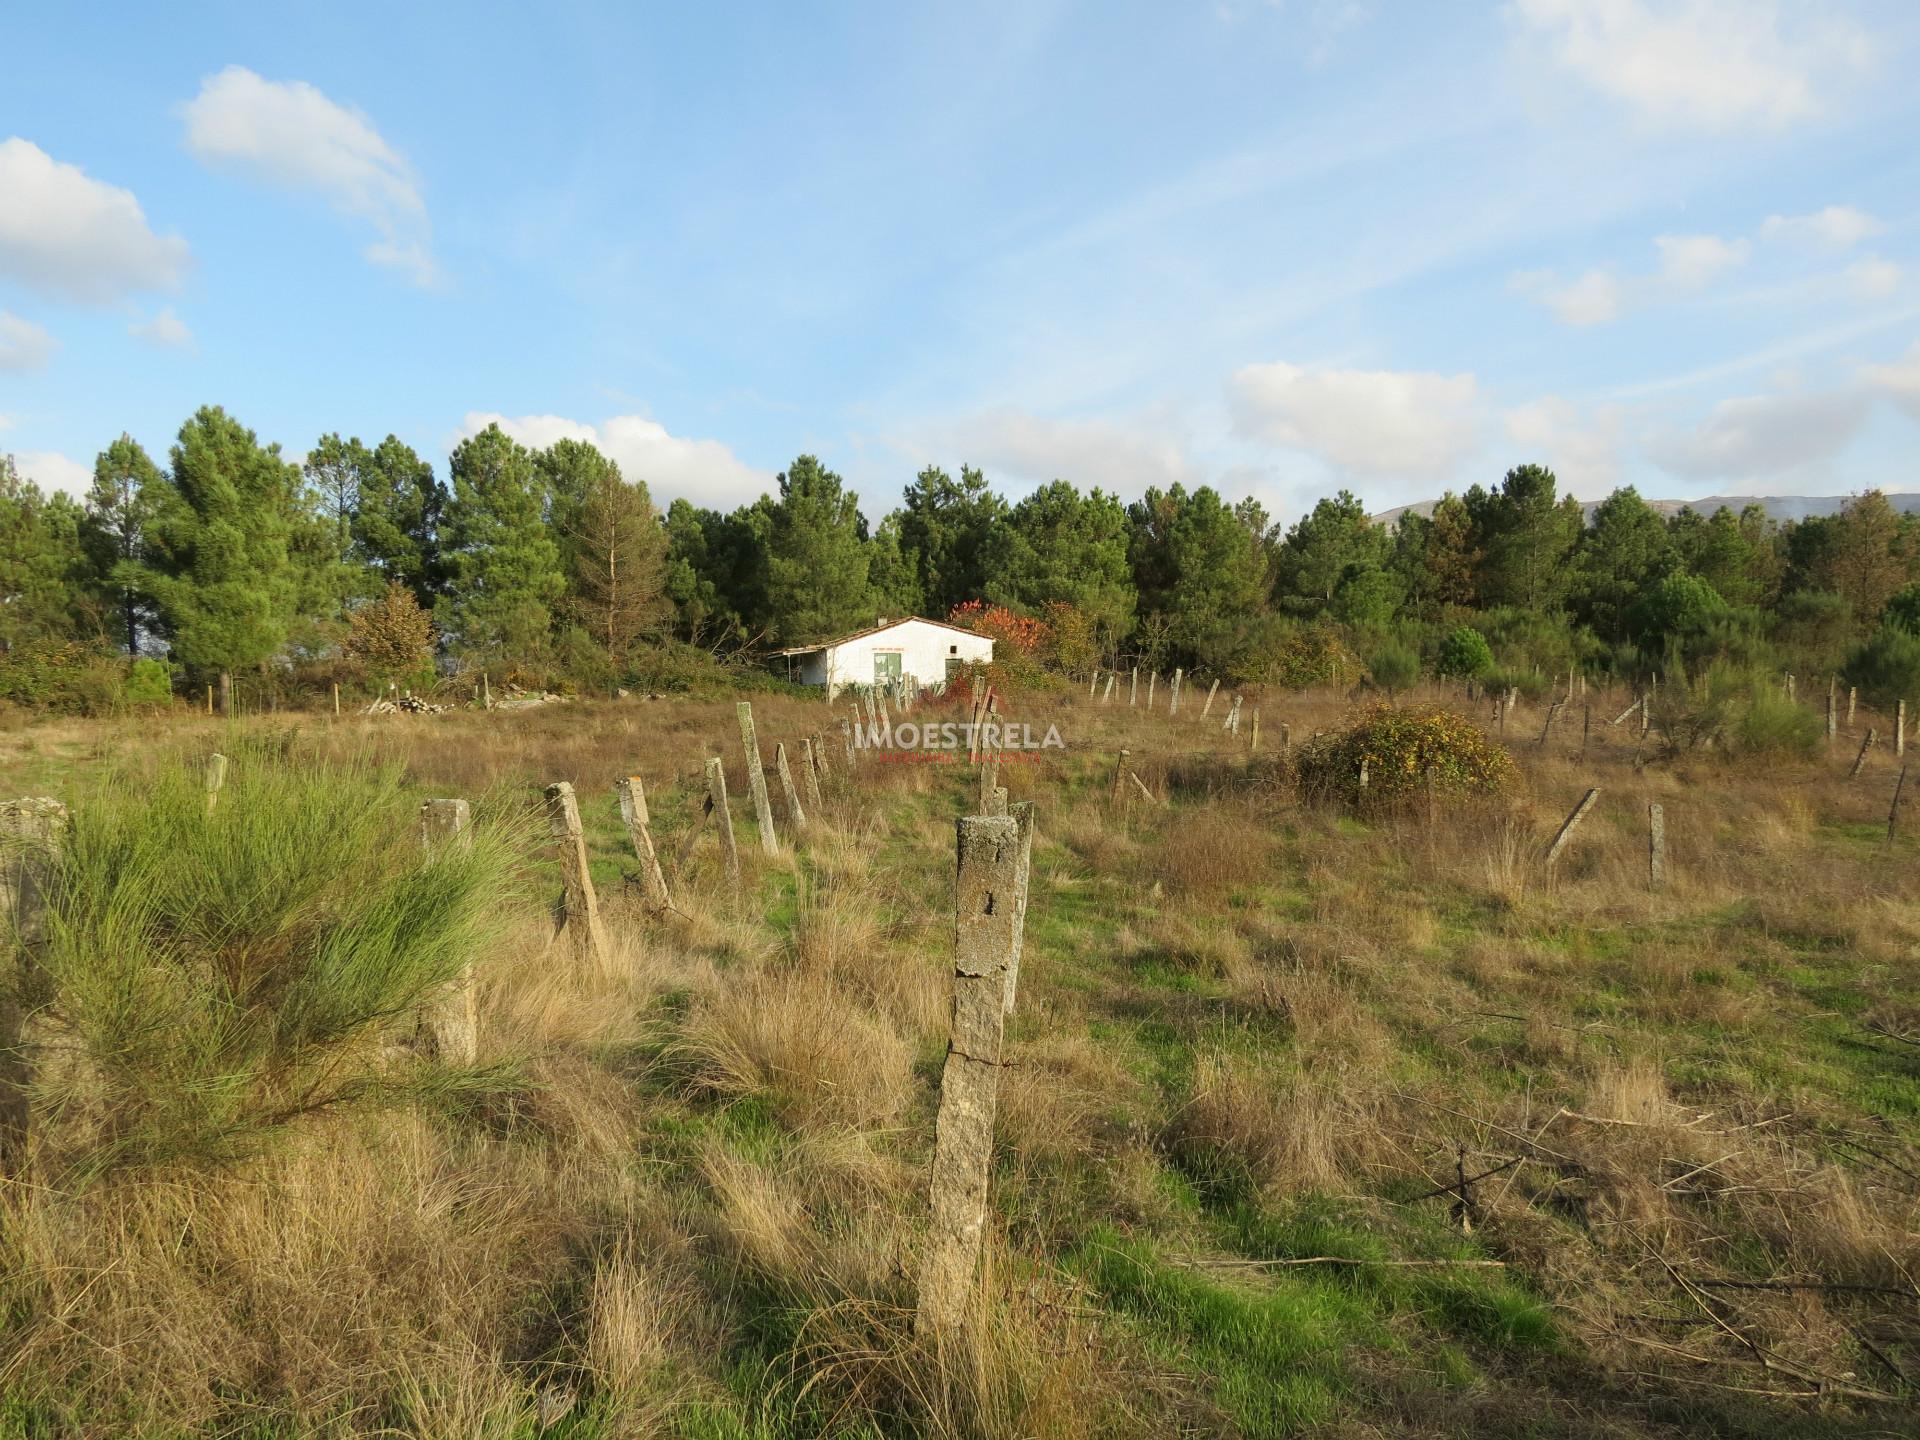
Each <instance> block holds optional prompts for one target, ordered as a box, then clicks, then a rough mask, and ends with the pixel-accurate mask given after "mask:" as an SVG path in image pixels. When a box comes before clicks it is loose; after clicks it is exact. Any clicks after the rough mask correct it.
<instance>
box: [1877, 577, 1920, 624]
mask: <svg viewBox="0 0 1920 1440" xmlns="http://www.w3.org/2000/svg"><path fill="white" fill-rule="evenodd" d="M1880 623H1881V624H1883V625H1892V626H1895V627H1896V628H1898V629H1901V630H1905V631H1906V632H1907V633H1908V634H1910V635H1920V585H1905V586H1902V587H1901V588H1900V590H1899V591H1898V592H1896V593H1895V595H1894V597H1893V598H1892V599H1891V600H1889V601H1887V608H1886V609H1884V610H1882V611H1881V612H1880Z"/></svg>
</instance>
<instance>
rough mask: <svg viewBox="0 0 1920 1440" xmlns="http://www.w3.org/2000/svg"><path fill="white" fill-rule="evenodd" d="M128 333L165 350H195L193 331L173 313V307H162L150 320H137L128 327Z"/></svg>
mask: <svg viewBox="0 0 1920 1440" xmlns="http://www.w3.org/2000/svg"><path fill="white" fill-rule="evenodd" d="M127 333H128V334H129V335H131V336H133V338H134V339H136V340H144V341H146V342H147V344H149V345H155V346H158V347H159V348H161V349H163V350H191V349H193V331H191V330H189V329H188V328H187V324H186V322H185V321H184V320H182V319H181V318H180V317H179V316H178V315H176V314H174V313H173V307H172V306H171V305H162V306H161V307H160V309H159V310H158V311H156V312H155V313H154V314H153V316H152V317H151V318H150V319H146V320H135V321H134V322H133V323H132V324H131V325H129V326H127Z"/></svg>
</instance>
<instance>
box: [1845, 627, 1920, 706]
mask: <svg viewBox="0 0 1920 1440" xmlns="http://www.w3.org/2000/svg"><path fill="white" fill-rule="evenodd" d="M1840 675H1841V678H1842V679H1844V680H1845V681H1846V682H1847V684H1849V685H1854V686H1858V687H1859V690H1860V697H1861V698H1862V699H1863V700H1865V701H1866V702H1867V703H1868V704H1869V705H1872V706H1874V707H1875V708H1876V709H1880V710H1888V711H1890V710H1892V709H1893V707H1894V706H1895V705H1896V704H1897V703H1898V702H1900V701H1902V700H1904V701H1906V702H1907V704H1908V705H1909V706H1912V705H1913V704H1914V703H1915V702H1916V701H1920V635H1916V634H1915V633H1914V632H1912V631H1911V630H1906V629H1903V628H1901V627H1899V626H1897V625H1893V624H1888V625H1882V626H1881V627H1880V629H1879V630H1878V631H1877V632H1875V634H1874V636H1873V638H1872V639H1870V640H1868V641H1867V643H1866V644H1864V645H1862V646H1861V647H1860V648H1859V649H1857V650H1855V651H1854V652H1853V653H1852V654H1851V655H1849V656H1848V657H1847V663H1846V664H1845V665H1844V666H1843V667H1842V668H1841V671H1840Z"/></svg>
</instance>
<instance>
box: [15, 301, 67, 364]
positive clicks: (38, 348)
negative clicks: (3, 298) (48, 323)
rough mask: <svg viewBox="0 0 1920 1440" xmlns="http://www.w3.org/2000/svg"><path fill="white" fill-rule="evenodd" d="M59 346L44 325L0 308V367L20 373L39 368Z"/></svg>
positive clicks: (51, 356) (50, 357)
mask: <svg viewBox="0 0 1920 1440" xmlns="http://www.w3.org/2000/svg"><path fill="white" fill-rule="evenodd" d="M59 348H60V342H59V341H58V340H55V339H54V338H53V336H51V335H49V334H48V333H47V332H46V330H45V328H44V327H42V326H39V325H36V324H34V323H33V321H31V320H27V319H23V318H22V317H20V316H18V315H13V314H9V313H8V312H7V311H5V310H0V371H12V372H13V373H15V374H21V373H24V372H25V371H28V370H39V369H42V368H44V367H45V365H46V363H47V361H49V360H51V359H52V358H53V352H54V351H56V350H58V349H59Z"/></svg>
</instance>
